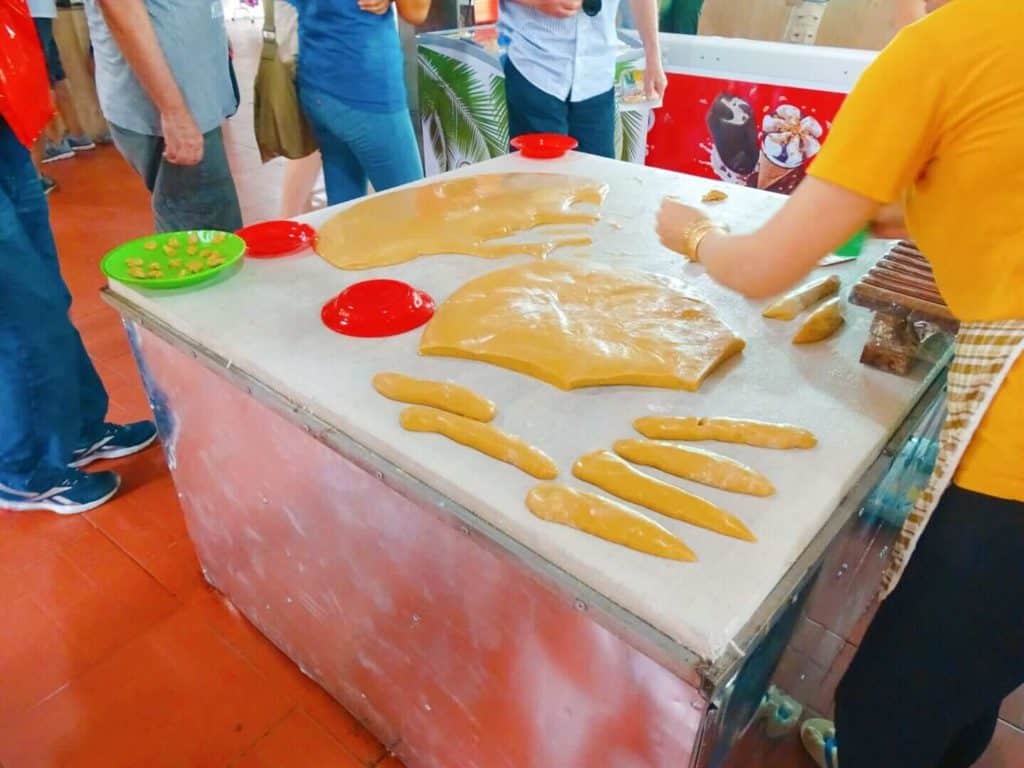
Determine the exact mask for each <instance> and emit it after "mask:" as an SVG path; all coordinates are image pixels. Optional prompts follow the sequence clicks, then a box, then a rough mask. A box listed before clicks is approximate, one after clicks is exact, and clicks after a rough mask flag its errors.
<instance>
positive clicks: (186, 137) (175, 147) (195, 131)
mask: <svg viewBox="0 0 1024 768" xmlns="http://www.w3.org/2000/svg"><path fill="white" fill-rule="evenodd" d="M160 124H161V127H162V128H163V134H164V157H165V158H166V159H167V162H169V163H174V165H199V163H200V162H201V161H202V159H203V134H202V133H200V131H199V126H197V125H196V121H195V120H193V119H192V115H191V113H190V112H189V111H188V109H186V108H184V107H182V108H181V109H177V110H174V111H172V112H164V113H163V114H161V115H160Z"/></svg>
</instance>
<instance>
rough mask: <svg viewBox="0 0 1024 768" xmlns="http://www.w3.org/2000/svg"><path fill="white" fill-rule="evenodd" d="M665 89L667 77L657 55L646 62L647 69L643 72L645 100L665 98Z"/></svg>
mask: <svg viewBox="0 0 1024 768" xmlns="http://www.w3.org/2000/svg"><path fill="white" fill-rule="evenodd" d="M667 89H668V77H667V76H666V75H665V67H664V66H663V65H662V63H661V57H660V56H658V57H655V58H654V59H653V60H652V61H648V62H647V70H646V71H645V72H644V96H645V97H646V99H647V101H661V100H662V99H664V98H665V91H666V90H667Z"/></svg>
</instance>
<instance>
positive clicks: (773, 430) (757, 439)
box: [633, 416, 818, 449]
mask: <svg viewBox="0 0 1024 768" xmlns="http://www.w3.org/2000/svg"><path fill="white" fill-rule="evenodd" d="M633 427H634V428H635V429H636V431H637V432H639V433H640V434H641V435H643V436H644V437H649V438H650V439H651V440H691V441H700V440H714V441H715V442H719V443H739V444H741V445H753V446H755V447H757V448H783V449H786V448H813V447H814V446H816V445H817V444H818V438H816V437H815V436H814V433H813V432H810V431H808V430H806V429H801V428H800V427H794V426H792V425H790V424H770V423H768V422H764V421H744V420H741V419H720V418H713V419H702V418H698V417H697V416H687V417H682V416H647V417H645V418H642V419H637V420H636V421H634V422H633Z"/></svg>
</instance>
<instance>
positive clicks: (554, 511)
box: [526, 483, 697, 563]
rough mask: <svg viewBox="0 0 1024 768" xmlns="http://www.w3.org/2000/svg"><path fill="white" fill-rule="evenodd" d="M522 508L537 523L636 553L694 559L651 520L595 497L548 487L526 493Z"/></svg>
mask: <svg viewBox="0 0 1024 768" xmlns="http://www.w3.org/2000/svg"><path fill="white" fill-rule="evenodd" d="M526 506H527V507H528V508H529V510H530V512H532V513H533V514H534V515H536V516H537V517H539V518H540V519H541V520H546V521H548V522H549V523H560V524H561V525H567V526H569V527H570V528H576V529H577V530H580V531H583V532H584V533H589V534H591V535H592V536H597V537H598V538H601V539H604V540H605V541H610V542H612V543H614V544H621V545H622V546H624V547H629V548H630V549H635V550H636V551H638V552H644V553H646V554H648V555H656V556H657V557H664V558H667V559H669V560H681V561H683V562H690V563H692V562H694V561H695V560H696V559H697V556H696V555H695V554H694V553H693V550H691V549H690V548H689V547H687V546H686V545H685V544H684V543H683V542H682V541H680V540H679V539H677V538H676V537H675V536H673V535H672V534H671V533H669V532H668V531H667V530H665V529H664V528H662V527H661V526H660V525H658V524H657V523H655V522H654V521H653V520H648V519H647V518H646V517H644V516H643V515H641V514H639V513H637V512H634V511H633V510H631V509H629V508H627V507H624V506H622V505H621V504H617V503H615V502H614V501H612V500H611V499H606V498H604V497H602V496H597V495H596V494H592V493H585V492H583V491H577V490H575V489H573V488H568V487H566V486H564V485H555V484H551V483H548V484H545V485H538V486H537V487H536V488H534V489H533V490H531V491H530V493H529V494H528V495H527V497H526Z"/></svg>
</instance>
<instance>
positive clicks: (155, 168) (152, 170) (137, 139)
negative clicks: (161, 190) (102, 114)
mask: <svg viewBox="0 0 1024 768" xmlns="http://www.w3.org/2000/svg"><path fill="white" fill-rule="evenodd" d="M110 138H111V139H112V140H113V142H114V146H115V147H117V151H118V152H120V153H121V157H123V158H124V159H125V161H126V162H127V163H128V165H130V166H131V167H132V169H133V170H134V171H135V172H136V173H137V174H139V176H140V177H141V178H142V183H143V184H145V185H146V189H148V190H149V191H150V193H152V192H153V189H154V188H155V187H156V179H157V176H158V175H159V173H160V164H161V163H162V162H163V154H164V140H163V139H161V138H160V137H159V136H146V135H145V134H142V133H135V132H134V131H129V130H128V129H126V128H122V127H121V126H119V125H114V124H113V123H111V124H110Z"/></svg>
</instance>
